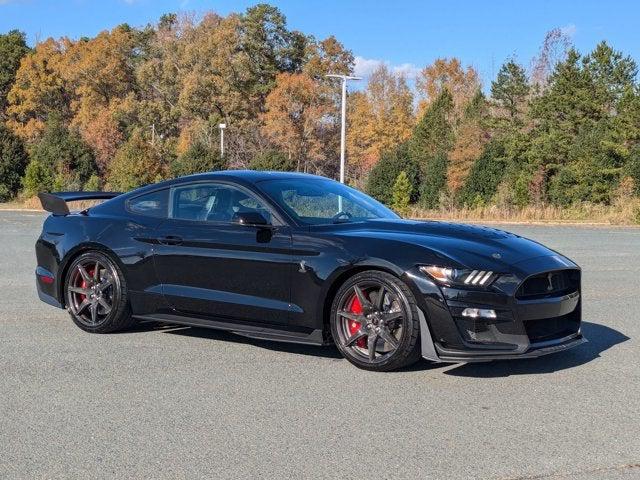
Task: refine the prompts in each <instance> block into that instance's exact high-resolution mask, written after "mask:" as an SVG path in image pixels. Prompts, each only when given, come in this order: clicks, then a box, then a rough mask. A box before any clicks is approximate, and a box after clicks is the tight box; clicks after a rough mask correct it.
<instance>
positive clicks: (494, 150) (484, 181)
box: [460, 141, 505, 206]
mask: <svg viewBox="0 0 640 480" xmlns="http://www.w3.org/2000/svg"><path fill="white" fill-rule="evenodd" d="M504 155H505V151H504V146H503V145H502V144H501V143H500V142H497V141H494V142H491V143H489V144H488V145H487V146H486V147H485V149H484V152H483V153H482V156H481V157H480V158H479V159H478V161H477V162H476V163H475V164H474V165H473V168H472V169H471V172H470V173H469V176H468V177H467V181H466V183H465V185H464V187H463V188H462V191H461V192H460V201H461V202H462V203H463V204H464V205H467V206H475V205H478V204H486V203H488V202H489V201H490V200H491V197H493V195H494V194H495V193H496V191H497V189H498V185H499V184H500V182H501V181H502V178H503V176H504V174H505V157H504Z"/></svg>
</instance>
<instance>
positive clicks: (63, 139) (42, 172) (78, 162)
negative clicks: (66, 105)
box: [25, 118, 97, 194]
mask: <svg viewBox="0 0 640 480" xmlns="http://www.w3.org/2000/svg"><path fill="white" fill-rule="evenodd" d="M30 157H31V162H30V165H29V167H28V168H27V173H28V175H27V177H28V178H26V179H25V189H26V190H27V192H28V193H31V194H35V193H38V191H43V190H82V189H83V187H84V184H85V183H86V182H87V181H88V180H89V178H91V176H92V175H94V174H96V173H97V168H96V164H95V160H94V157H93V153H92V152H91V149H90V148H89V147H88V146H87V145H86V144H85V143H84V142H83V141H82V138H80V135H78V133H76V132H74V131H70V130H68V129H67V128H66V127H65V126H64V125H63V124H62V123H61V122H60V121H59V120H58V119H56V118H50V119H49V121H48V122H47V125H46V129H45V132H44V135H43V136H42V138H41V139H40V140H39V141H38V142H37V143H36V144H34V145H33V146H32V147H31V151H30ZM31 164H33V165H31Z"/></svg>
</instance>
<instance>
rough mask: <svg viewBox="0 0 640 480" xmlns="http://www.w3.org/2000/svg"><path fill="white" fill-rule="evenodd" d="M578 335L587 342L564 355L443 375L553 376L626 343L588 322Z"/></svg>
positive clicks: (613, 332) (461, 367) (476, 365)
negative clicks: (583, 337)
mask: <svg viewBox="0 0 640 480" xmlns="http://www.w3.org/2000/svg"><path fill="white" fill-rule="evenodd" d="M582 334H583V335H584V336H585V338H586V339H587V340H588V342H587V343H584V344H582V345H580V346H578V347H575V348H573V349H571V350H567V351H565V352H558V353H553V354H550V355H546V356H543V357H538V358H529V359H522V360H500V361H493V362H486V363H464V364H460V365H458V366H457V367H454V368H450V369H448V370H446V371H445V372H444V373H445V374H447V375H454V376H458V377H478V378H494V377H508V376H510V375H531V374H540V373H553V372H557V371H559V370H566V369H568V368H573V367H577V366H580V365H584V364H585V363H589V362H590V361H592V360H594V359H596V358H599V357H600V354H601V353H602V352H604V351H605V350H608V349H610V348H611V347H614V346H615V345H618V344H619V343H622V342H626V341H627V340H629V337H627V336H626V335H624V334H623V333H621V332H619V331H617V330H615V329H613V328H610V327H607V326H606V325H599V324H597V323H591V322H582Z"/></svg>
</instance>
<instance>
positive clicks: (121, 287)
mask: <svg viewBox="0 0 640 480" xmlns="http://www.w3.org/2000/svg"><path fill="white" fill-rule="evenodd" d="M64 296H65V300H66V306H67V311H68V312H69V315H70V316H71V319H72V320H73V323H75V324H76V325H77V326H78V327H79V328H81V329H82V330H84V331H85V332H90V333H111V332H117V331H119V330H125V329H127V328H130V327H131V326H133V325H134V324H135V323H136V321H135V319H134V318H133V317H132V315H131V307H130V305H129V297H128V293H127V281H126V279H125V276H124V274H123V273H122V270H121V269H120V267H119V266H118V265H117V263H116V262H114V261H113V260H112V259H111V258H110V257H109V256H108V255H106V254H104V253H102V252H99V251H90V252H86V253H83V254H82V255H79V256H78V257H77V258H75V259H74V260H73V262H71V265H70V266H69V269H68V270H67V274H66V276H65V283H64Z"/></svg>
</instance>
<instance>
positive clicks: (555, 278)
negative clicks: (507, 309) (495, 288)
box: [516, 269, 580, 300]
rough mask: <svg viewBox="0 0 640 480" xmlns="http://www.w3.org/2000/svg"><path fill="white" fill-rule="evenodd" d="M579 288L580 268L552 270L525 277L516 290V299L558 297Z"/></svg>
mask: <svg viewBox="0 0 640 480" xmlns="http://www.w3.org/2000/svg"><path fill="white" fill-rule="evenodd" d="M579 289H580V270H576V269H567V270H554V271H552V272H544V273H539V274H538V275H534V276H532V277H529V278H527V279H526V280H525V281H524V282H523V283H522V285H520V288H518V291H517V292H516V298H518V299H530V300H531V299H536V298H547V297H559V296H562V295H567V294H569V293H573V292H575V291H577V290H579Z"/></svg>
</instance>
